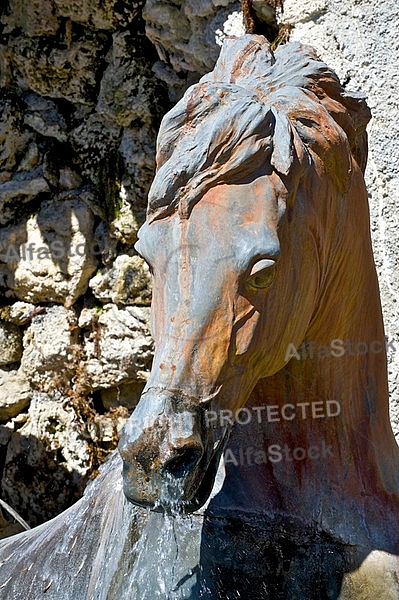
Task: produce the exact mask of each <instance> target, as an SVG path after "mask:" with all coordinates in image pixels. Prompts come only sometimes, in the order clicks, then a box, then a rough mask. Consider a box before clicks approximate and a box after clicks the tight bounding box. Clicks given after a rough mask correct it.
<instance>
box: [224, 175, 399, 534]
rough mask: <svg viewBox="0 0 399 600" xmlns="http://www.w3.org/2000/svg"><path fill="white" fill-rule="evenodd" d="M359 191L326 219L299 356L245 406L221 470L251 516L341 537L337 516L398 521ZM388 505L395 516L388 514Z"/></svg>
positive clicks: (380, 341)
mask: <svg viewBox="0 0 399 600" xmlns="http://www.w3.org/2000/svg"><path fill="white" fill-rule="evenodd" d="M359 185H361V187H360V189H354V190H353V191H354V194H353V195H352V197H350V198H348V199H347V204H346V207H345V211H346V212H345V214H339V211H337V213H336V214H335V215H333V217H332V218H333V219H340V220H339V221H338V225H336V226H335V227H334V223H330V224H329V225H330V227H329V231H337V236H336V237H332V238H331V239H327V242H326V244H325V245H324V246H321V245H319V248H320V264H321V267H322V268H321V269H320V286H319V296H318V298H317V302H316V303H315V306H316V310H315V312H314V314H313V318H312V319H311V322H310V323H309V327H308V329H307V332H306V335H305V337H304V340H303V344H302V346H300V347H299V348H297V352H298V355H299V356H298V357H295V356H294V357H293V358H291V360H290V361H289V362H288V363H287V364H286V366H285V367H284V368H282V369H281V370H280V371H279V372H277V373H276V374H275V375H273V376H271V377H265V378H263V379H260V380H259V382H258V384H257V385H256V387H255V389H254V390H253V392H252V394H251V397H250V398H249V400H248V403H247V405H246V408H247V409H248V410H249V411H250V414H251V415H252V418H251V420H250V423H249V424H242V425H239V424H238V425H237V424H236V425H235V427H234V429H233V432H232V436H231V439H230V446H229V447H230V449H231V453H230V455H229V457H230V458H231V459H232V460H233V457H234V459H235V462H237V463H239V464H238V465H236V464H235V463H232V460H231V461H230V463H229V464H227V465H226V472H227V478H226V486H225V495H224V496H223V498H224V502H225V503H226V504H231V505H235V506H236V508H237V507H240V506H241V507H242V508H243V507H246V509H247V508H248V506H249V504H250V505H251V507H252V510H255V511H262V512H264V511H265V510H266V511H270V510H278V511H283V512H286V513H287V512H288V513H290V514H292V515H296V516H297V517H298V518H300V519H301V520H302V521H304V522H308V523H311V522H314V520H315V519H316V521H317V519H318V516H317V515H319V514H320V512H321V513H323V511H324V513H325V514H326V515H331V519H330V517H328V518H327V520H326V526H328V527H330V528H331V530H334V531H335V533H337V535H340V536H342V537H347V532H345V531H341V530H340V525H339V519H337V516H336V515H337V514H339V511H340V510H341V511H342V514H346V515H347V516H348V519H349V520H350V519H352V520H353V523H356V525H354V528H355V529H356V527H357V526H358V528H359V529H360V528H363V525H362V523H364V522H368V524H370V522H371V520H372V519H371V516H370V514H371V513H373V511H374V513H375V514H376V515H377V514H380V513H381V511H382V512H384V511H385V512H386V513H387V514H388V513H389V514H392V515H394V514H396V513H395V511H397V510H398V508H399V506H398V502H397V500H398V497H399V496H398V493H399V477H398V475H397V469H394V468H392V465H393V464H395V463H396V464H398V460H399V456H398V449H397V446H396V443H395V440H394V437H393V434H392V430H391V427H390V423H389V414H388V389H387V372H386V353H385V345H384V341H385V339H384V329H383V322H382V315H381V306H380V299H379V290H378V282H377V277H376V272H375V266H374V262H373V256H372V248H371V242H370V235H369V221H368V208H367V204H366V202H367V199H366V197H365V192H364V185H363V183H362V181H360V184H359ZM359 196H360V198H359ZM362 202H363V205H362ZM343 225H345V228H344V229H343ZM320 237H321V236H320ZM337 340H339V341H337ZM337 347H338V348H341V350H338V352H337V350H336V348H337ZM332 351H334V352H332ZM334 353H335V355H334ZM287 405H289V407H288V409H284V407H287ZM284 410H286V412H285V416H287V415H288V418H287V419H286V418H284V416H283V411H284ZM293 414H294V418H291V417H292V415H293ZM271 446H279V447H280V449H282V448H288V450H289V451H290V455H289V459H287V460H286V457H287V455H284V457H283V459H282V460H281V461H279V462H277V463H276V462H272V461H271V460H270V448H271ZM251 447H252V450H251V451H249V450H248V454H247V449H248V448H251ZM296 448H303V449H304V450H305V451H308V450H309V449H310V448H317V449H318V450H319V453H320V456H319V458H318V459H315V460H313V459H310V458H309V457H306V458H305V459H304V460H302V459H301V458H300V457H299V459H298V460H295V459H293V458H292V452H293V450H294V449H296ZM259 449H262V450H263V452H264V455H265V456H266V457H267V458H266V459H265V460H264V461H262V457H261V454H258V455H257V457H258V459H259V462H260V464H259V465H255V464H254V457H255V452H256V451H258V450H259ZM275 457H276V455H274V458H275ZM249 460H252V464H248V461H249ZM240 490H241V492H240ZM248 498H251V500H249V501H248ZM392 498H396V500H395V502H394V503H395V511H392V510H391V511H389V510H388V509H387V507H388V505H389V506H391V508H392V502H393V500H392ZM377 505H378V506H377ZM348 506H350V509H349V508H348ZM349 512H350V513H351V514H350V515H349ZM374 513H373V514H374ZM334 515H335V516H334ZM323 518H324V517H323ZM373 518H374V517H373ZM392 519H393V521H392V523H393V522H395V523H396V520H395V519H396V517H394V516H393V517H392ZM327 522H328V523H327ZM385 525H386V527H387V528H388V529H390V528H391V529H392V531H393V530H394V529H395V531H396V530H397V527H396V526H395V527H394V526H393V525H392V527H391V524H388V522H385ZM375 527H376V528H377V527H378V525H377V524H375ZM365 535H366V536H367V535H368V534H367V532H366V533H365ZM378 535H380V533H379V534H378ZM381 535H382V534H381Z"/></svg>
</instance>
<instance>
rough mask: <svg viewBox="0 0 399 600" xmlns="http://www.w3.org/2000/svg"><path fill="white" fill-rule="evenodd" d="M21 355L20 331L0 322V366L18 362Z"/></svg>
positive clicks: (9, 324)
mask: <svg viewBox="0 0 399 600" xmlns="http://www.w3.org/2000/svg"><path fill="white" fill-rule="evenodd" d="M21 355H22V335H21V330H20V329H19V328H18V327H16V326H15V325H13V324H12V323H2V322H1V321H0V366H4V365H9V364H12V363H14V362H18V361H19V360H20V358H21Z"/></svg>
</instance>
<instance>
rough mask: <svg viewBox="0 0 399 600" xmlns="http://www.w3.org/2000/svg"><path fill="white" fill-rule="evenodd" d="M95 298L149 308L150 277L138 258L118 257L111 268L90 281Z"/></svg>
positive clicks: (141, 260)
mask: <svg viewBox="0 0 399 600" xmlns="http://www.w3.org/2000/svg"><path fill="white" fill-rule="evenodd" d="M90 287H91V289H92V290H93V294H94V295H95V297H96V298H98V299H99V300H101V301H102V302H112V303H113V304H117V305H123V306H126V305H136V306H149V305H150V304H151V276H150V273H149V270H148V266H147V265H146V263H145V262H144V260H143V259H142V258H140V256H127V255H125V254H121V255H119V256H118V257H117V258H116V259H115V261H114V263H113V265H112V267H111V268H108V269H104V271H103V272H101V273H98V274H97V275H96V276H95V277H93V278H92V279H91V280H90Z"/></svg>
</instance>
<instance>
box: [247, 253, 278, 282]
mask: <svg viewBox="0 0 399 600" xmlns="http://www.w3.org/2000/svg"><path fill="white" fill-rule="evenodd" d="M275 266H276V263H275V261H274V260H270V259H268V258H264V259H262V260H258V262H256V263H255V264H254V265H253V267H252V269H251V272H250V274H249V277H248V283H249V285H250V286H251V287H254V288H257V289H263V288H268V287H269V286H270V285H271V284H272V283H273V280H274V276H275Z"/></svg>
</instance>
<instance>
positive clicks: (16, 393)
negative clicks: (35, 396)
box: [0, 368, 32, 421]
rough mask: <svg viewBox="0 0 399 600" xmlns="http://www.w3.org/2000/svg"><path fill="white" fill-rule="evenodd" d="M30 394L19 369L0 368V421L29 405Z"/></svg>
mask: <svg viewBox="0 0 399 600" xmlns="http://www.w3.org/2000/svg"><path fill="white" fill-rule="evenodd" d="M31 394H32V391H31V389H30V385H29V382H28V380H27V378H26V376H25V374H24V372H23V371H22V370H21V369H17V370H16V369H6V368H4V369H0V421H6V420H7V419H9V418H10V417H15V416H16V415H18V414H19V413H20V412H21V411H23V410H24V409H25V408H26V407H27V406H29V402H30V398H31Z"/></svg>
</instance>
